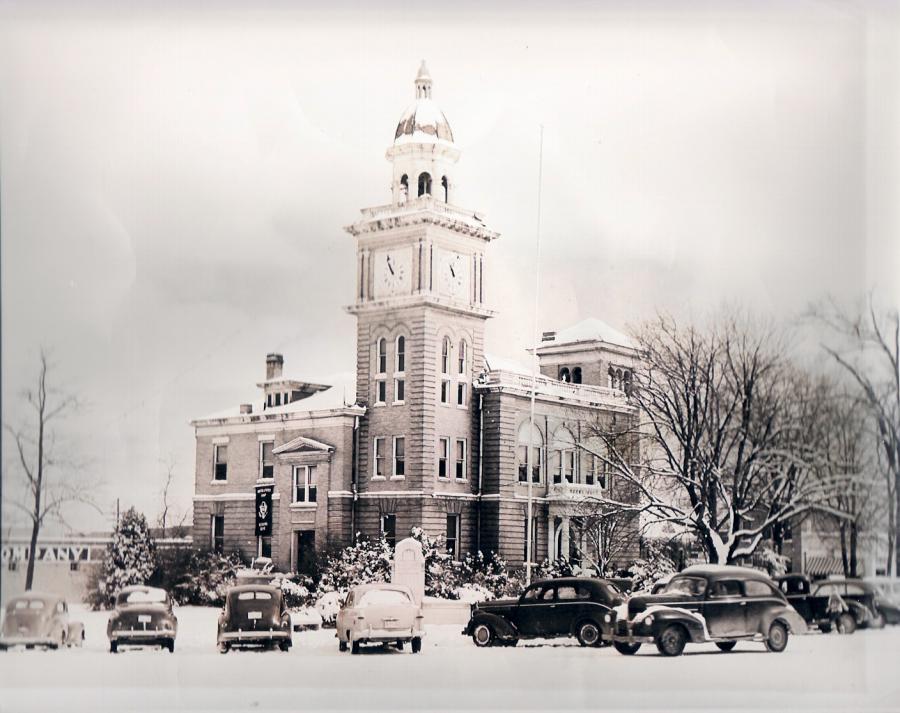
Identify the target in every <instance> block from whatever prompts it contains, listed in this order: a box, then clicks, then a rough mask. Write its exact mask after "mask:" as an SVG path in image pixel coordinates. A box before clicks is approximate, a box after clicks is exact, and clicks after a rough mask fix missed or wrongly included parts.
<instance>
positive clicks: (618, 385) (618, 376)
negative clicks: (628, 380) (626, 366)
mask: <svg viewBox="0 0 900 713" xmlns="http://www.w3.org/2000/svg"><path fill="white" fill-rule="evenodd" d="M616 388H617V389H622V388H624V385H623V383H622V370H621V369H616Z"/></svg>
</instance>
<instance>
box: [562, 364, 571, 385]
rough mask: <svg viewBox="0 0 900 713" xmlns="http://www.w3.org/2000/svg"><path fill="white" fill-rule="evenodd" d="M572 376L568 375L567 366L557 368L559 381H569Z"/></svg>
mask: <svg viewBox="0 0 900 713" xmlns="http://www.w3.org/2000/svg"><path fill="white" fill-rule="evenodd" d="M571 379H572V377H571V376H570V375H569V369H568V367H565V366H564V367H563V368H562V369H560V370H559V380H560V381H571Z"/></svg>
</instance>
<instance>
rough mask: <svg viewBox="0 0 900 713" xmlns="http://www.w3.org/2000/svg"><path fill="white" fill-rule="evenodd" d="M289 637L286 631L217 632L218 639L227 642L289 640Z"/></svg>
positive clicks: (251, 642)
mask: <svg viewBox="0 0 900 713" xmlns="http://www.w3.org/2000/svg"><path fill="white" fill-rule="evenodd" d="M290 639H291V635H290V633H289V632H287V631H223V632H221V633H220V634H219V641H220V642H223V641H227V642H228V643H229V644H253V643H265V642H267V641H290Z"/></svg>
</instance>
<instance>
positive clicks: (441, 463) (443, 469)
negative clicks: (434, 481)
mask: <svg viewBox="0 0 900 713" xmlns="http://www.w3.org/2000/svg"><path fill="white" fill-rule="evenodd" d="M449 459H450V439H449V438H439V439H438V478H446V477H447V467H448V465H447V461H448V460H449Z"/></svg>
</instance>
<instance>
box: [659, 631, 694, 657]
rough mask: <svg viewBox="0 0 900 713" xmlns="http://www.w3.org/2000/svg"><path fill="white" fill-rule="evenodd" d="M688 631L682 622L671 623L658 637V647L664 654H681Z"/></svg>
mask: <svg viewBox="0 0 900 713" xmlns="http://www.w3.org/2000/svg"><path fill="white" fill-rule="evenodd" d="M686 643H687V633H686V632H685V630H684V627H683V626H681V625H680V624H669V625H668V626H667V627H666V628H665V629H663V630H662V631H661V632H660V634H659V636H657V637H656V648H657V650H658V651H659V653H661V654H662V655H663V656H681V653H682V652H683V651H684V645H685V644H686Z"/></svg>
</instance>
